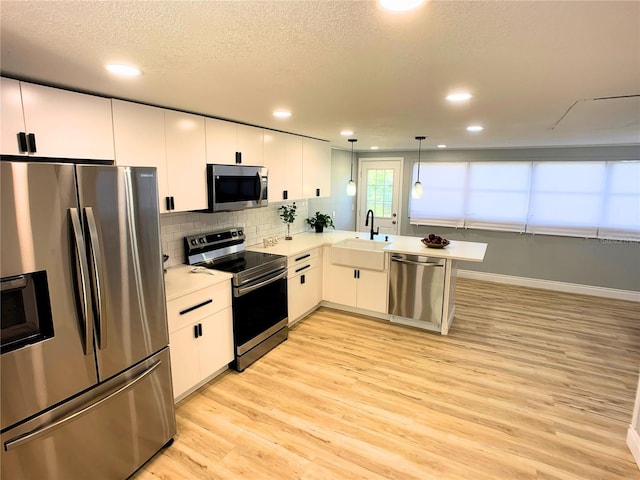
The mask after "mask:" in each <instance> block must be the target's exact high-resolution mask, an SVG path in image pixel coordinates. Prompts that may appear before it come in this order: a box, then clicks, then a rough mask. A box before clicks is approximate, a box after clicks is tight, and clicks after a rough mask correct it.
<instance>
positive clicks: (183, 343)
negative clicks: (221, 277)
mask: <svg viewBox="0 0 640 480" xmlns="http://www.w3.org/2000/svg"><path fill="white" fill-rule="evenodd" d="M167 317H168V321H169V347H170V351H171V376H172V379H173V395H174V398H175V399H176V400H179V399H180V398H182V397H184V396H186V395H188V394H189V393H191V392H192V391H193V390H195V389H196V388H198V387H200V386H201V385H202V384H204V383H206V382H207V381H208V380H210V379H211V378H213V376H214V375H215V374H216V373H218V372H219V371H221V370H223V369H224V368H226V367H227V365H228V364H229V363H230V362H231V361H233V359H234V355H233V315H232V311H231V284H230V282H223V283H220V284H217V285H214V286H211V287H207V288H203V289H202V290H198V291H196V292H193V293H189V294H187V295H183V296H181V297H178V298H175V299H173V300H170V301H169V302H167Z"/></svg>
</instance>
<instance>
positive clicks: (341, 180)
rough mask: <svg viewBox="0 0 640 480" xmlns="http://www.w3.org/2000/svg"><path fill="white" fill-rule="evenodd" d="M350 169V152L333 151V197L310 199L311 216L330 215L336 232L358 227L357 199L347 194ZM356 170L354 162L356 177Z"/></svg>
mask: <svg viewBox="0 0 640 480" xmlns="http://www.w3.org/2000/svg"><path fill="white" fill-rule="evenodd" d="M350 168H351V152H350V151H348V152H347V151H343V150H335V149H334V150H331V197H328V198H310V199H309V216H312V215H313V214H314V213H315V212H320V213H325V214H327V213H328V214H329V215H331V218H333V223H334V224H335V226H336V230H354V229H355V225H356V197H347V193H346V192H347V182H348V181H349V177H350ZM356 168H357V167H356V165H355V161H354V165H353V175H354V177H355V175H356V174H357V170H356ZM328 174H329V172H327V175H328Z"/></svg>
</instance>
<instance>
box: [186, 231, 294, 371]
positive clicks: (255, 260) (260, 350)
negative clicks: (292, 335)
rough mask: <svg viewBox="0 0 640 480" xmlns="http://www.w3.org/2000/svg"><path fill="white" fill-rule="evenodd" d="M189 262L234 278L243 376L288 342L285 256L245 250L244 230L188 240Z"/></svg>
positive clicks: (238, 366)
mask: <svg viewBox="0 0 640 480" xmlns="http://www.w3.org/2000/svg"><path fill="white" fill-rule="evenodd" d="M184 245H185V256H186V263H188V264H189V265H193V266H197V267H204V268H209V269H213V270H221V271H223V272H228V273H231V274H233V280H232V285H233V337H234V343H235V345H234V351H235V360H234V362H233V364H232V367H233V368H235V369H236V370H237V371H239V372H241V371H243V370H244V369H245V368H247V367H248V366H249V365H251V364H252V363H253V362H255V361H256V360H257V359H259V358H260V357H262V356H263V355H264V354H266V353H267V352H268V351H269V350H271V349H273V348H274V347H275V346H277V345H278V344H280V343H282V342H283V341H285V340H286V339H287V338H288V335H289V328H288V322H289V318H288V307H287V257H285V256H282V255H274V254H272V253H261V252H252V251H248V250H246V246H245V235H244V231H243V229H242V228H227V229H224V230H217V231H214V232H210V233H203V234H199V235H193V236H189V237H185V238H184Z"/></svg>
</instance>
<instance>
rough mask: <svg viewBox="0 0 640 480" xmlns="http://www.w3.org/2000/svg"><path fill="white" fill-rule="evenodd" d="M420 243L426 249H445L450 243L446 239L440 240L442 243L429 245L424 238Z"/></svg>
mask: <svg viewBox="0 0 640 480" xmlns="http://www.w3.org/2000/svg"><path fill="white" fill-rule="evenodd" d="M420 241H421V242H422V244H423V245H424V246H425V247H427V248H445V247H446V246H447V245H449V244H450V243H451V242H449V240H447V239H446V238H443V239H442V243H430V242H429V241H428V240H427V239H426V238H423V239H422V240H420Z"/></svg>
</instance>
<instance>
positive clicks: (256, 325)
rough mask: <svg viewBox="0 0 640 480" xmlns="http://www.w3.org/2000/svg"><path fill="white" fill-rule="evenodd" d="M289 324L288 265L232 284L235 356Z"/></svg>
mask: <svg viewBox="0 0 640 480" xmlns="http://www.w3.org/2000/svg"><path fill="white" fill-rule="evenodd" d="M287 324H288V307H287V270H286V269H283V270H280V271H278V272H276V273H275V274H270V275H266V276H264V277H261V278H259V279H256V280H255V281H254V282H251V283H249V284H246V285H243V286H240V287H234V288H233V335H234V341H235V344H236V356H240V355H243V354H244V353H246V352H247V351H248V350H250V349H252V348H253V347H255V346H256V345H258V344H259V343H260V342H262V341H263V340H265V339H266V338H268V337H270V336H271V335H273V334H274V333H276V332H277V331H278V330H280V329H282V328H283V327H286V326H287Z"/></svg>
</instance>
